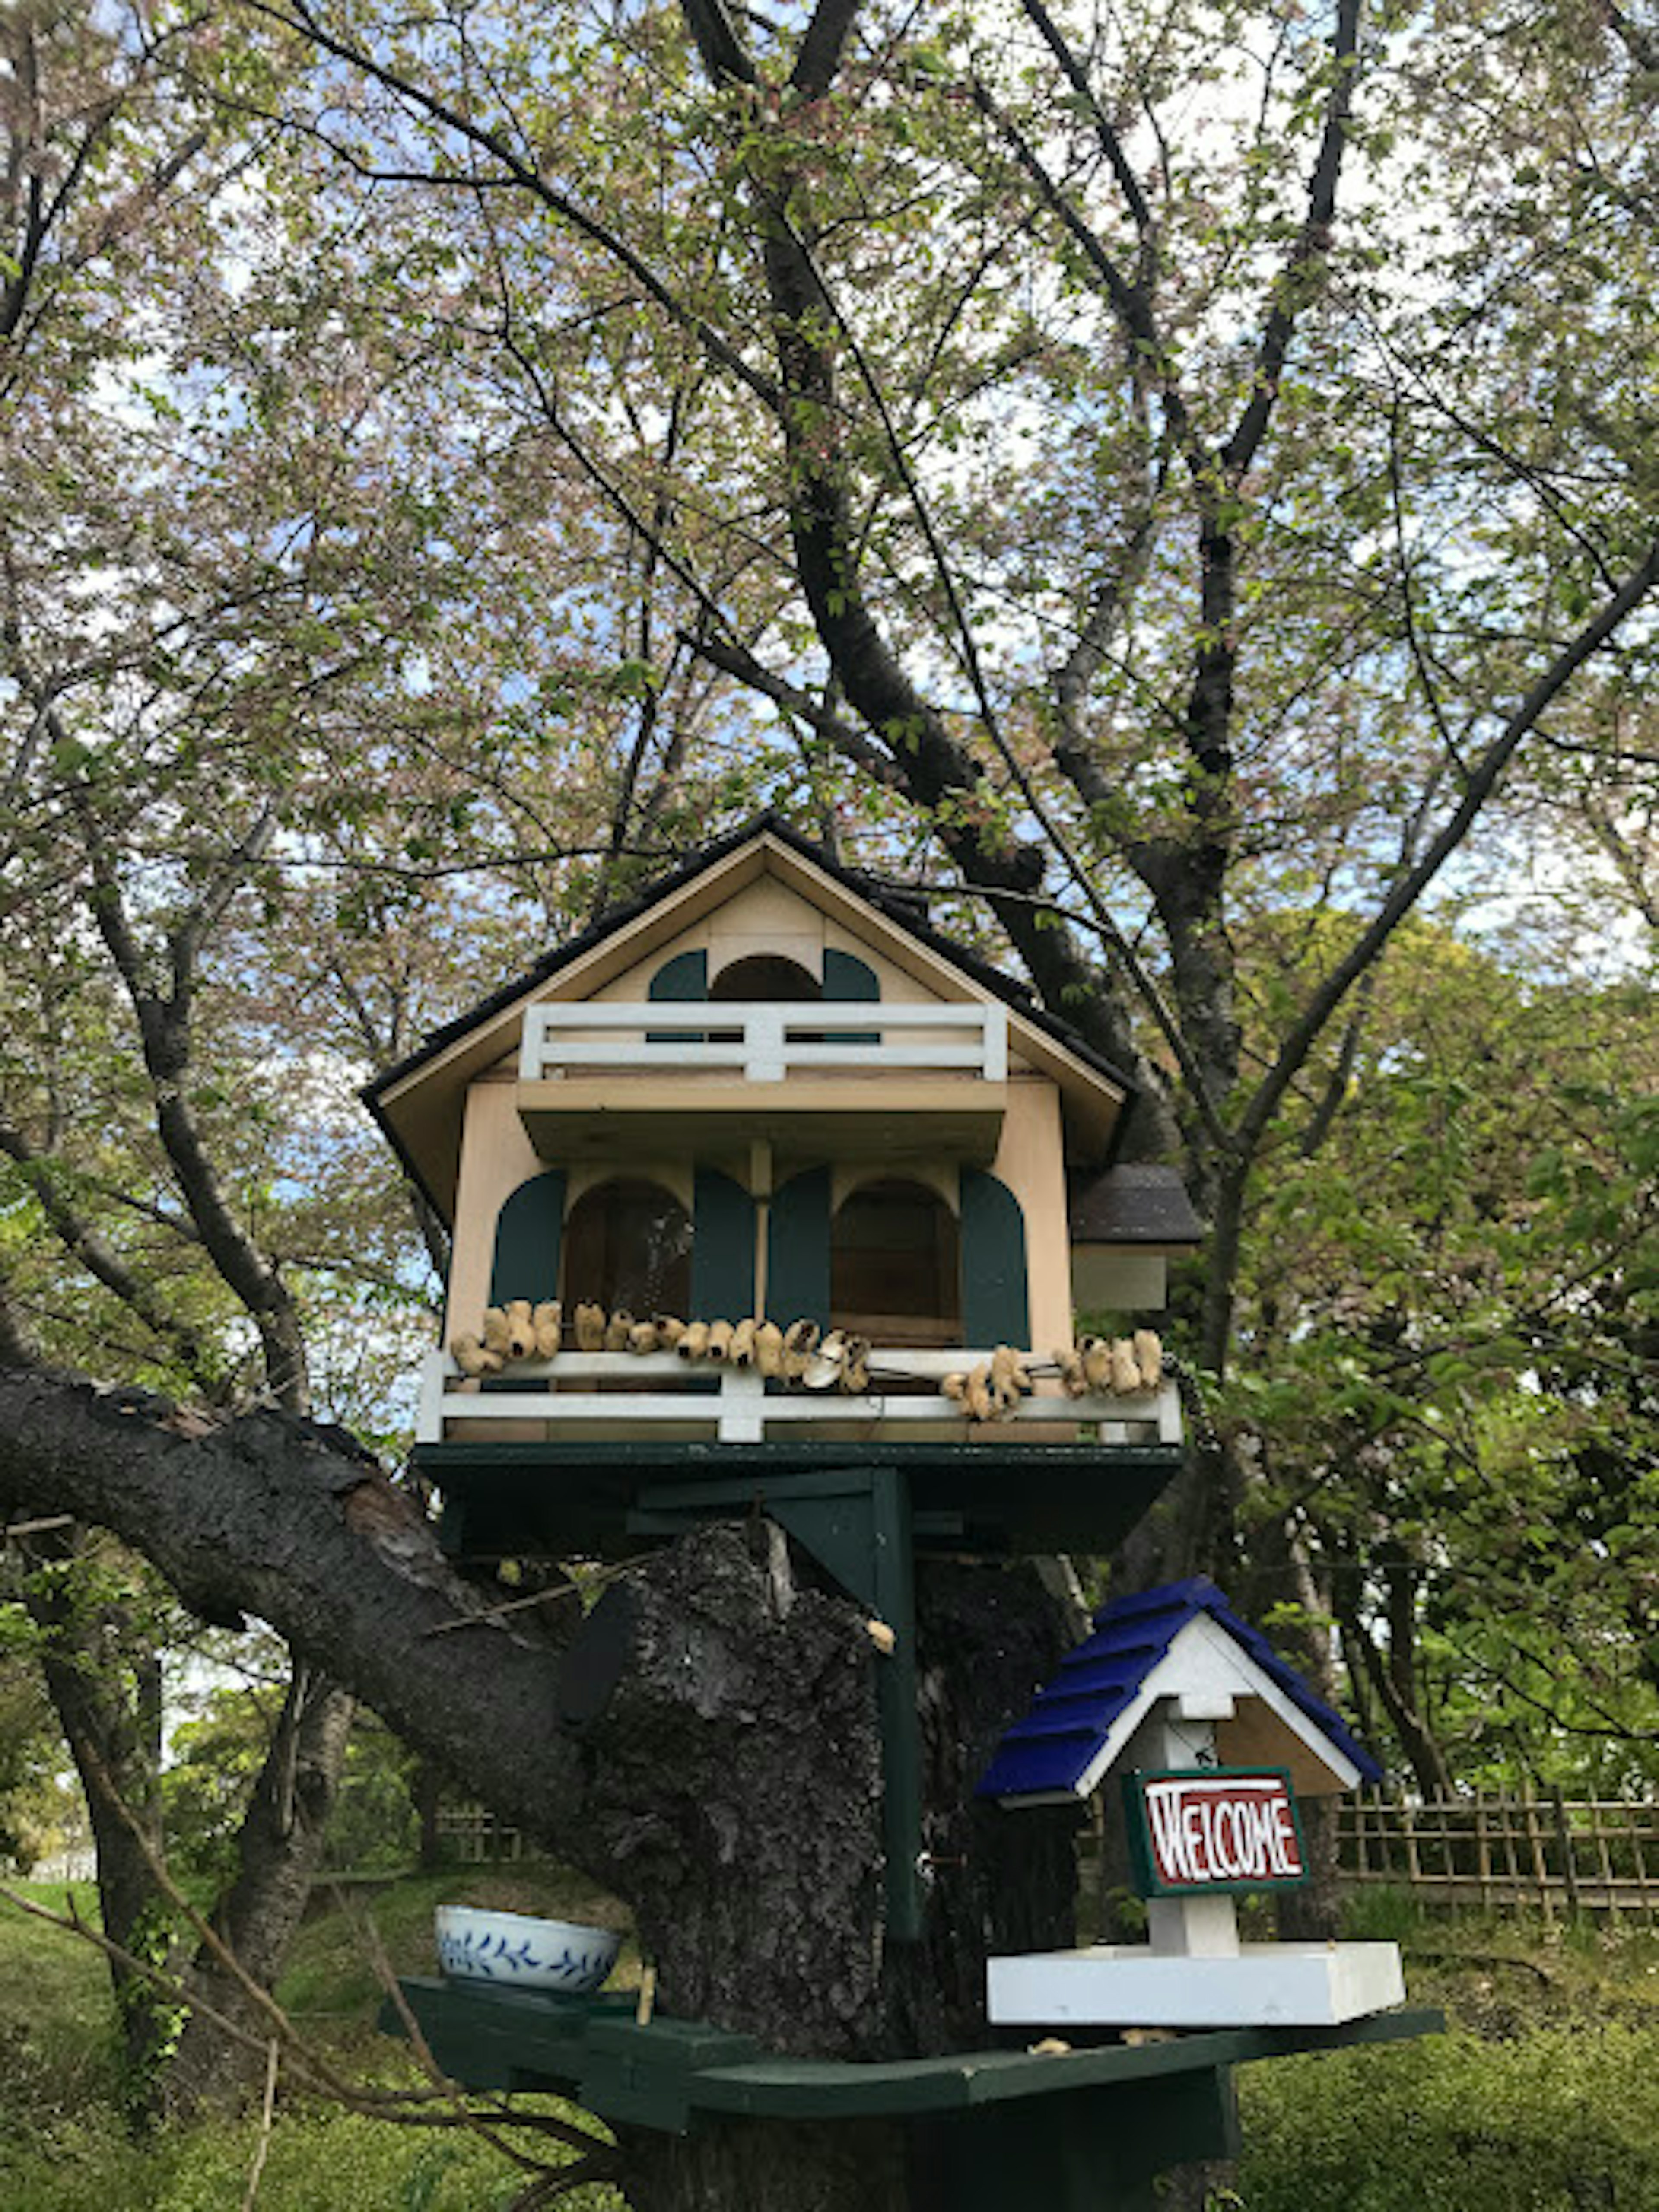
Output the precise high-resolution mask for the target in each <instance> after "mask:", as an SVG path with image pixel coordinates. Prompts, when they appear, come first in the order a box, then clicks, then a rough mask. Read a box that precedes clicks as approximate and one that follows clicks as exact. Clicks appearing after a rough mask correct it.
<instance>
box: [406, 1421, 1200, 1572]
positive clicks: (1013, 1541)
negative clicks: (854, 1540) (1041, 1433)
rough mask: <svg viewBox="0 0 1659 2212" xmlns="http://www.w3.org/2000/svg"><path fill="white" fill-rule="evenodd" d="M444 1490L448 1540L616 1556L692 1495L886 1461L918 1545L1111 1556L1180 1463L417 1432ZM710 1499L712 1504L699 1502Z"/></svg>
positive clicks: (1104, 1452)
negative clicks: (901, 1482) (904, 1489)
mask: <svg viewBox="0 0 1659 2212" xmlns="http://www.w3.org/2000/svg"><path fill="white" fill-rule="evenodd" d="M414 1463H415V1465H416V1468H418V1469H419V1471H420V1473H421V1474H423V1475H425V1476H426V1478H427V1479H428V1481H431V1482H433V1483H435V1484H436V1486H438V1488H439V1489H440V1490H441V1492H442V1493H443V1500H444V1517H443V1528H442V1536H443V1543H444V1547H445V1549H446V1550H447V1551H448V1552H450V1553H452V1554H453V1555H455V1556H457V1557H465V1558H468V1559H525V1558H534V1557H538V1556H539V1557H544V1558H552V1559H564V1558H570V1557H578V1558H584V1559H611V1558H616V1557H617V1556H618V1555H622V1554H626V1553H629V1552H631V1551H637V1550H638V1549H639V1548H640V1546H641V1542H642V1541H648V1540H649V1539H650V1537H652V1536H653V1535H659V1536H660V1535H665V1534H674V1533H676V1523H677V1522H680V1523H681V1525H683V1521H682V1519H681V1516H683V1515H684V1511H685V1509H686V1507H687V1506H688V1505H689V1504H690V1493H694V1492H701V1493H702V1498H703V1499H704V1500H705V1501H708V1503H712V1502H713V1496H712V1494H713V1493H719V1494H720V1499H721V1501H722V1503H723V1504H724V1506H725V1510H736V1511H743V1510H747V1509H748V1508H749V1507H750V1506H751V1505H752V1504H755V1503H756V1501H757V1500H758V1501H759V1502H760V1503H761V1504H762V1506H763V1508H764V1507H765V1506H766V1505H767V1504H769V1502H770V1501H771V1499H772V1498H775V1497H781V1496H783V1495H785V1494H786V1493H787V1492H788V1491H789V1490H790V1489H791V1487H792V1486H797V1485H799V1482H800V1480H801V1479H803V1478H805V1479H807V1480H811V1479H815V1478H816V1479H817V1480H824V1479H825V1478H829V1477H833V1476H834V1474H836V1472H837V1471H838V1470H841V1469H862V1468H869V1467H872V1466H875V1467H891V1468H898V1469H901V1470H902V1473H903V1474H904V1476H905V1479H906V1481H907V1483H908V1486H909V1492H910V1497H911V1501H912V1510H913V1515H914V1535H915V1545H916V1548H917V1549H918V1550H919V1551H924V1552H925V1551H929V1550H933V1551H944V1552H971V1553H974V1554H975V1556H976V1557H981V1558H995V1557H999V1556H1000V1557H1005V1558H1006V1557H1018V1556H1019V1555H1021V1554H1029V1553H1034V1552H1109V1551H1110V1550H1111V1549H1112V1548H1113V1547H1114V1546H1115V1545H1116V1544H1117V1543H1118V1542H1119V1541H1120V1540H1121V1538H1122V1537H1124V1536H1126V1535H1127V1534H1128V1532H1129V1530H1130V1529H1131V1528H1133V1527H1134V1525H1135V1523H1136V1522H1138V1521H1139V1519H1140V1517H1141V1516H1142V1515H1143V1514H1144V1513H1145V1512H1146V1510H1147V1508H1148V1507H1149V1506H1151V1505H1152V1504H1153V1503H1154V1502H1155V1501H1156V1499H1157V1498H1158V1495H1159V1493H1160V1492H1162V1490H1163V1489H1164V1485H1165V1484H1166V1483H1167V1482H1168V1481H1169V1480H1170V1477H1171V1475H1172V1474H1174V1473H1175V1472H1176V1469H1177V1468H1179V1466H1180V1464H1181V1452H1180V1448H1179V1447H1178V1446H1176V1445H1172V1444H1145V1445H1133V1446H1131V1445H1113V1444H1042V1443H1022V1444H1018V1445H1001V1444H974V1443H890V1442H888V1441H886V1440H882V1441H881V1442H874V1441H871V1442H866V1443H808V1444H787V1443H763V1444H718V1443H665V1444H664V1443H659V1444H653V1443H648V1442H622V1443H579V1444H576V1443H552V1444H549V1443H446V1444H421V1445H418V1446H417V1447H416V1451H415V1454H414ZM704 1510H708V1504H705V1507H704Z"/></svg>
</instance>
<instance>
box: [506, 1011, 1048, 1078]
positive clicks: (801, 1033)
mask: <svg viewBox="0 0 1659 2212" xmlns="http://www.w3.org/2000/svg"><path fill="white" fill-rule="evenodd" d="M599 1068H604V1069H606V1070H615V1071H621V1072H624V1073H637V1074H641V1075H647V1074H651V1073H654V1072H655V1071H657V1070H659V1069H666V1068H677V1069H687V1070H692V1071H707V1072H709V1073H717V1072H723V1071H725V1072H731V1073H736V1074H738V1076H740V1077H741V1079H743V1080H744V1081H745V1082H749V1083H781V1082H782V1081H783V1079H784V1078H785V1077H786V1076H787V1074H788V1073H790V1071H791V1070H792V1069H796V1068H800V1069H809V1068H810V1069H813V1070H816V1071H817V1072H818V1073H821V1074H836V1073H842V1074H848V1075H852V1074H858V1075H863V1074H868V1073H879V1072H880V1071H882V1070H884V1069H894V1070H897V1069H905V1070H909V1071H912V1072H915V1071H921V1072H926V1073H963V1074H966V1075H969V1076H972V1077H977V1078H979V1079H981V1081H983V1082H986V1083H1002V1082H1004V1081H1006V1078H1007V1073H1008V1011H1007V1008H1006V1006H998V1005H995V1004H992V1005H989V1006H978V1005H975V1006H942V1005H939V1004H937V1003H935V1004H931V1005H925V1006H906V1005H889V1004H870V1005H866V1004H864V1003H862V1002H856V1003H853V1004H848V1003H845V1002H842V1001H836V1002H835V1003H833V1004H832V1003H829V1002H820V1001H817V1000H805V1001H802V1002H799V1003H797V1004H793V1005H788V1006H781V1005H777V1004H775V1003H769V1004H760V1003H754V1002H750V1001H746V1000H745V1001H742V1002H733V1003H732V1004H731V1005H720V1004H717V1003H716V1004H707V1003H698V1004H696V1005H686V1004H680V1003H676V1004H672V1005H662V1004H658V1003H656V1002H654V1001H653V1003H652V1004H651V1005H649V1006H639V1005H631V1006H630V1005H624V1004H620V1003H617V1002H614V1001H605V1002H603V1003H599V1004H595V1003H593V1002H592V1001H589V1002H587V1003H585V1004H580V1005H573V1006H563V1005H558V1004H553V1005H542V1006H532V1007H531V1008H530V1009H529V1010H528V1012H526V1015H525V1023H524V1042H523V1046H522V1048H521V1049H520V1057H519V1077H520V1081H521V1082H524V1083H544V1082H548V1081H550V1080H556V1079H558V1078H560V1077H562V1076H565V1075H567V1074H574V1073H585V1072H586V1071H588V1070H592V1069H599Z"/></svg>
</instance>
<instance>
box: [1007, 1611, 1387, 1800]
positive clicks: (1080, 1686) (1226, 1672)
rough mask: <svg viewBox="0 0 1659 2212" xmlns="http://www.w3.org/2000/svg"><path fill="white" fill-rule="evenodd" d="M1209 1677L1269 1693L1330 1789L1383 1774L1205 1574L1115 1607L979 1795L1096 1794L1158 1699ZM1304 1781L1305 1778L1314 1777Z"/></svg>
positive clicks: (1273, 1709)
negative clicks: (1095, 1791) (1323, 1774)
mask: <svg viewBox="0 0 1659 2212" xmlns="http://www.w3.org/2000/svg"><path fill="white" fill-rule="evenodd" d="M1177 1646H1179V1647H1180V1648H1179V1649H1177ZM1200 1683H1201V1684H1202V1686H1205V1687H1206V1688H1212V1689H1219V1688H1224V1687H1225V1688H1227V1689H1230V1690H1231V1691H1232V1692H1235V1693H1236V1694H1237V1695H1239V1696H1241V1697H1248V1698H1253V1699H1258V1700H1260V1701H1261V1705H1263V1706H1264V1707H1265V1708H1266V1709H1267V1712H1268V1713H1269V1715H1270V1716H1271V1717H1272V1719H1273V1723H1275V1733H1276V1735H1278V1737H1279V1739H1280V1740H1281V1741H1282V1743H1283V1745H1284V1746H1285V1749H1286V1751H1287V1752H1288V1753H1289V1755H1290V1756H1291V1760H1292V1765H1293V1766H1300V1767H1302V1768H1303V1770H1304V1777H1305V1774H1306V1771H1307V1765H1308V1761H1309V1759H1311V1761H1312V1762H1313V1764H1314V1765H1316V1766H1317V1767H1318V1768H1321V1769H1322V1770H1323V1771H1324V1773H1325V1775H1326V1776H1327V1777H1328V1779H1326V1780H1325V1781H1324V1782H1323V1784H1322V1786H1323V1787H1324V1788H1326V1789H1330V1788H1333V1787H1335V1788H1342V1789H1347V1788H1352V1786H1353V1785H1354V1784H1356V1783H1358V1782H1380V1781H1381V1780H1382V1778H1383V1770H1382V1768H1381V1767H1380V1766H1379V1765H1377V1763H1376V1760H1375V1759H1373V1758H1372V1757H1371V1756H1370V1753H1369V1752H1367V1751H1366V1750H1364V1747H1362V1746H1361V1745H1360V1744H1359V1743H1358V1742H1357V1741H1355V1739H1354V1737H1353V1736H1352V1735H1351V1734H1350V1733H1349V1731H1348V1729H1347V1727H1346V1724H1345V1723H1344V1722H1343V1720H1342V1717H1341V1716H1340V1714H1339V1713H1337V1712H1335V1711H1333V1709H1332V1708H1331V1707H1330V1706H1329V1705H1327V1704H1326V1703H1325V1701H1324V1700H1323V1699H1322V1698H1320V1697H1318V1696H1316V1694H1315V1692H1313V1691H1312V1690H1311V1689H1310V1687H1309V1686H1308V1684H1307V1683H1306V1682H1305V1681H1304V1680H1303V1678H1302V1676H1301V1675H1300V1674H1297V1671H1296V1669H1295V1668H1293V1667H1290V1666H1287V1665H1286V1664H1285V1661H1284V1660H1282V1659H1281V1658H1280V1657H1279V1655H1278V1653H1277V1652H1276V1651H1274V1650H1273V1646H1272V1645H1271V1644H1269V1643H1268V1641H1267V1638H1266V1637H1265V1636H1263V1635H1262V1634H1261V1632H1260V1630H1258V1629H1255V1628H1252V1627H1251V1626H1249V1623H1248V1622H1246V1621H1243V1620H1240V1619H1239V1617H1238V1615H1237V1613H1235V1612H1234V1611H1233V1610H1232V1608H1231V1607H1230V1606H1229V1605H1228V1603H1227V1601H1226V1600H1225V1597H1223V1595H1222V1594H1221V1592H1220V1591H1219V1590H1218V1589H1217V1588H1216V1586H1215V1584H1214V1583H1212V1582H1211V1581H1210V1580H1209V1578H1208V1577H1207V1576H1203V1575H1199V1576H1194V1577H1193V1578H1191V1579H1190V1580H1188V1581H1186V1582H1179V1583H1163V1584H1161V1585H1160V1586H1159V1587H1158V1589H1151V1590H1146V1591H1143V1592H1141V1593H1140V1594H1139V1595H1137V1596H1133V1597H1121V1598H1115V1599H1114V1600H1113V1601H1112V1602H1111V1603H1110V1604H1109V1605H1107V1606H1104V1607H1102V1609H1101V1610H1100V1612H1099V1613H1097V1614H1096V1615H1095V1632H1094V1634H1093V1635H1092V1636H1091V1637H1089V1638H1087V1639H1086V1640H1085V1642H1084V1643H1082V1644H1079V1645H1078V1647H1077V1649H1076V1650H1074V1651H1071V1652H1068V1653H1067V1654H1066V1658H1065V1659H1064V1661H1063V1662H1061V1665H1060V1672H1059V1673H1058V1674H1056V1675H1055V1676H1054V1680H1052V1681H1051V1682H1048V1683H1047V1684H1046V1685H1045V1686H1043V1687H1042V1689H1041V1690H1039V1691H1038V1692H1037V1693H1036V1698H1035V1699H1033V1700H1032V1703H1031V1708H1030V1711H1029V1712H1028V1713H1027V1714H1026V1715H1025V1717H1024V1719H1023V1720H1019V1721H1016V1722H1015V1723H1014V1725H1013V1726H1012V1728H1011V1729H1009V1730H1008V1731H1007V1733H1006V1735H1004V1737H1003V1739H1002V1741H1001V1742H1000V1744H999V1745H998V1747H997V1751H996V1755H995V1757H994V1759H993V1760H992V1762H991V1764H990V1765H989V1766H988V1767H987V1770H986V1771H985V1773H984V1775H983V1777H982V1778H981V1780H980V1783H979V1784H978V1787H977V1790H976V1791H975V1795H976V1796H981V1797H994V1798H997V1799H999V1800H1000V1802H1002V1803H1003V1804H1005V1805H1018V1804H1021V1803H1025V1804H1052V1803H1056V1802H1060V1803H1064V1802H1066V1801H1068V1800H1071V1799H1074V1798H1081V1797H1086V1796H1089V1795H1090V1793H1091V1791H1092V1790H1095V1789H1096V1788H1097V1786H1098V1784H1100V1783H1101V1782H1102V1781H1103V1779H1104V1778H1105V1776H1106V1774H1107V1773H1108V1771H1109V1770H1110V1768H1111V1767H1112V1766H1113V1765H1115V1763H1116V1761H1117V1760H1118V1759H1120V1758H1121V1756H1122V1754H1123V1753H1124V1752H1125V1751H1126V1750H1127V1747H1128V1744H1129V1740H1130V1738H1131V1737H1132V1736H1133V1735H1134V1732H1135V1730H1136V1729H1138V1728H1139V1726H1140V1723H1141V1722H1142V1721H1143V1720H1145V1719H1146V1716H1147V1715H1148V1713H1149V1712H1150V1711H1152V1706H1153V1705H1155V1704H1156V1702H1157V1701H1158V1699H1159V1698H1161V1697H1170V1696H1175V1695H1178V1694H1179V1693H1180V1692H1182V1691H1184V1690H1188V1689H1191V1688H1192V1687H1194V1686H1196V1685H1198V1684H1200ZM1225 1728H1226V1723H1222V1731H1221V1732H1222V1734H1223V1735H1224V1737H1225ZM1223 1748H1224V1750H1225V1742H1224V1746H1223ZM1252 1748H1253V1749H1254V1747H1252ZM1298 1786H1299V1787H1304V1788H1305V1787H1306V1786H1307V1785H1306V1782H1305V1779H1304V1778H1298Z"/></svg>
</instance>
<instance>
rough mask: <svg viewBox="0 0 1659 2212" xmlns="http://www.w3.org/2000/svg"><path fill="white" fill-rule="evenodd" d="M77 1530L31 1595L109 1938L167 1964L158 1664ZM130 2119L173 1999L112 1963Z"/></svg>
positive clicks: (147, 2085)
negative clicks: (106, 1597) (103, 1596)
mask: <svg viewBox="0 0 1659 2212" xmlns="http://www.w3.org/2000/svg"><path fill="white" fill-rule="evenodd" d="M85 1545H86V1537H85V1534H84V1532H82V1531H81V1530H78V1529H76V1530H70V1531H65V1532H62V1533H60V1534H58V1536H57V1537H56V1538H55V1540H54V1542H53V1546H52V1548H53V1549H54V1551H55V1552H56V1553H58V1557H57V1558H56V1559H54V1561H53V1563H52V1566H51V1568H50V1569H49V1570H48V1571H47V1574H46V1577H37V1579H36V1580H35V1583H34V1585H33V1588H32V1589H31V1590H30V1593H29V1595H28V1599H27V1603H28V1608H29V1613H30V1615H31V1617H32V1618H33V1620H34V1622H35V1624H36V1626H38V1627H39V1628H40V1629H41V1630H42V1631H43V1632H44V1636H45V1642H44V1644H43V1647H42V1650H41V1655H40V1663H41V1672H42V1674H43V1675H44V1677H45V1680H46V1690H47V1693H48V1695H49V1696H50V1697H51V1699H52V1705H53V1707H54V1708H55V1710H56V1711H57V1714H58V1724H59V1726H60V1727H61V1728H62V1729H63V1731H64V1741H65V1743H66V1744H67V1745H68V1747H69V1752H70V1758H71V1759H73V1760H74V1762H75V1770H76V1774H77V1775H78V1776H79V1778H80V1781H81V1787H82V1790H83V1791H84V1793H85V1796H86V1801H87V1811H88V1818H89V1819H90V1821H91V1824H92V1837H93V1845H94V1851H95V1854H96V1860H97V1869H98V1905H99V1914H100V1923H101V1925H102V1927H103V1930H104V1933H105V1935H106V1936H108V1938H109V1940H110V1941H111V1942H112V1943H116V1944H118V1945H119V1946H120V1948H122V1949H123V1950H124V1951H126V1952H128V1953H131V1954H133V1955H134V1956H135V1957H137V1958H140V1959H143V1960H149V1961H150V1962H151V1963H154V1964H156V1965H161V1964H163V1963H165V1960H166V1958H167V1951H168V1948H169V1944H170V1942H171V1915H170V1913H169V1912H168V1911H167V1908H166V1907H165V1905H163V1903H162V1900H161V1899H160V1898H159V1896H158V1895H157V1893H156V1888H155V1877H154V1875H152V1873H151V1871H150V1867H149V1860H148V1858H147V1857H146V1855H145V1854H146V1850H149V1851H150V1852H152V1853H155V1854H157V1855H159V1853H160V1851H161V1795H160V1788H159V1783H160V1777H161V1661H160V1659H159V1658H158V1657H157V1656H156V1654H155V1650H154V1649H153V1647H152V1646H151V1645H150V1644H149V1642H148V1640H147V1638H145V1636H144V1634H143V1631H142V1630H141V1629H140V1628H139V1627H138V1626H137V1623H136V1622H135V1620H134V1618H133V1615H132V1613H131V1609H130V1608H129V1607H126V1606H125V1605H122V1604H119V1603H115V1602H109V1601H104V1602H100V1601H99V1600H98V1597H97V1595H96V1591H95V1589H94V1583H93V1581H92V1576H93V1574H94V1572H95V1571H96V1570H95V1565H94V1562H92V1561H90V1560H87V1559H82V1557H81V1556H80V1554H81V1553H82V1550H83V1548H84V1547H85ZM110 1978H111V1983H112V1988H113V1990H114V1996H115V2009H116V2017H117V2021H118V2027H119V2033H120V2039H121V2059H122V2067H121V2072H122V2094H123V2101H124V2103H125V2106H126V2108H127V2111H128V2114H129V2117H130V2118H132V2119H133V2120H134V2121H135V2122H136V2123H138V2124H143V2121H144V2120H145V2119H146V2118H148V2117H149V2113H150V2111H151V2109H152V2107H153V2103H154V2094H155V2081H156V2080H157V2078H158V2075H159V2072H160V2069H161V2065H162V2063H163V2062H164V2060H165V2057H166V2055H167V2048H168V2045H169V2044H170V2041H171V2038H172V2034H173V2027H174V2024H175V2023H174V2020H173V2008H171V2007H170V2006H167V2004H165V2003H163V2002H161V2001H160V2000H158V1999H157V1997H156V1996H155V1993H154V1991H153V1990H152V1989H151V1987H150V1984H149V1982H148V1981H147V1980H146V1979H145V1978H144V1976H143V1974H142V1973H141V1972H138V1971H137V1969H136V1968H135V1967H132V1966H127V1965H125V1964H124V1963H123V1962H122V1961H120V1960H114V1959H112V1960H111V1961H110Z"/></svg>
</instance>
